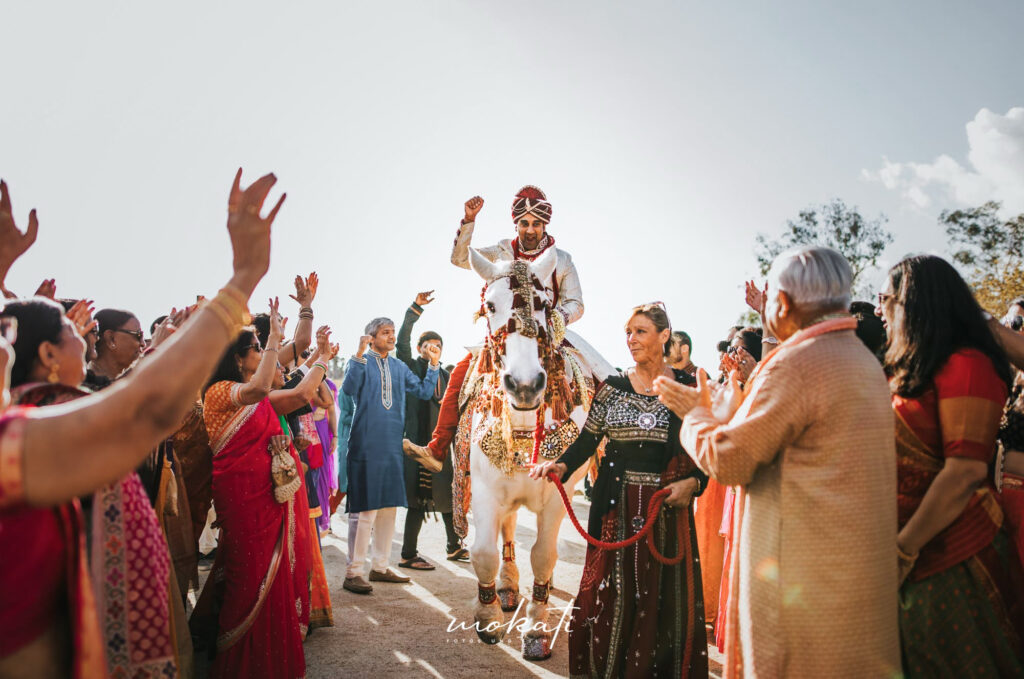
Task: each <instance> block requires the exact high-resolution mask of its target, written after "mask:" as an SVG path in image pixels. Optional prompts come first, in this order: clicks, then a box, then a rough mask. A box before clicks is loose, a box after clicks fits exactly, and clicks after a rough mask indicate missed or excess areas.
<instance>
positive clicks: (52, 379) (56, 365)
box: [46, 363, 60, 384]
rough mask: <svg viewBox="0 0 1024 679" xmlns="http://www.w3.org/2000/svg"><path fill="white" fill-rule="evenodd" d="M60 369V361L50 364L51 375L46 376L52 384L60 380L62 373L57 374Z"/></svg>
mask: <svg viewBox="0 0 1024 679" xmlns="http://www.w3.org/2000/svg"><path fill="white" fill-rule="evenodd" d="M59 370H60V364H59V363H54V364H53V365H51V366H50V376H49V377H47V378H46V380H47V381H48V382H49V383H50V384H57V383H58V382H60V375H58V374H57V371H59Z"/></svg>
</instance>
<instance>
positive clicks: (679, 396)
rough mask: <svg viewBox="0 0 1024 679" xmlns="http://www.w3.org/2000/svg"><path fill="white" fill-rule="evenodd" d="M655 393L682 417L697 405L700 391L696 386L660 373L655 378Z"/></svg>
mask: <svg viewBox="0 0 1024 679" xmlns="http://www.w3.org/2000/svg"><path fill="white" fill-rule="evenodd" d="M653 386H654V393H655V394H657V395H658V400H659V401H661V402H662V403H664V404H665V406H666V407H667V408H668V409H669V410H671V411H672V412H673V413H675V414H676V416H677V417H679V418H680V419H682V418H684V417H686V414H687V413H688V412H690V411H691V410H693V407H694V406H695V405H697V401H698V393H697V389H696V388H694V387H688V386H686V385H685V384H679V383H678V382H676V381H675V380H673V379H670V378H668V377H665V376H664V375H660V376H658V377H657V378H655V380H654V385H653Z"/></svg>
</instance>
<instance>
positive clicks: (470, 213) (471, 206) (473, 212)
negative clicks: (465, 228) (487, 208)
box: [466, 196, 484, 222]
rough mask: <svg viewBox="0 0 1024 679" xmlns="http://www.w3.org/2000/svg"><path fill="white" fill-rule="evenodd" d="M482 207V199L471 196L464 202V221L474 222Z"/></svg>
mask: <svg viewBox="0 0 1024 679" xmlns="http://www.w3.org/2000/svg"><path fill="white" fill-rule="evenodd" d="M483 206H484V199H483V198H481V197H480V196H473V197H472V198H470V199H469V200H467V201H466V221H467V222H475V221H476V216H477V215H478V214H480V209H481V208H482V207H483Z"/></svg>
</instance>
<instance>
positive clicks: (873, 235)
mask: <svg viewBox="0 0 1024 679" xmlns="http://www.w3.org/2000/svg"><path fill="white" fill-rule="evenodd" d="M888 221H889V220H888V218H887V217H886V216H885V215H881V214H880V215H878V217H876V218H875V219H872V220H868V219H865V218H864V217H863V216H862V215H861V214H860V212H858V211H857V208H856V207H848V206H847V205H846V203H844V202H843V201H842V200H840V199H838V198H836V199H833V200H832V202H830V203H826V204H824V205H819V206H812V207H808V208H806V209H804V210H801V211H800V215H799V216H798V217H797V218H796V219H795V220H793V219H790V220H788V221H787V222H786V228H785V230H784V231H783V233H782V235H781V236H779V237H778V238H775V239H769V238H768V237H767V236H765V235H764V234H758V236H757V249H756V250H755V254H756V255H757V265H758V268H759V269H760V270H761V275H766V274H767V273H768V270H769V269H770V268H771V265H772V261H774V259H775V258H776V257H777V256H778V255H779V254H781V253H783V252H785V251H786V250H789V249H790V248H793V247H797V246H800V245H826V246H828V247H830V248H833V249H835V250H838V251H839V252H840V253H841V254H842V255H843V256H844V257H846V259H847V261H848V262H850V268H851V269H853V291H854V293H855V296H856V294H857V293H859V292H863V291H861V290H858V287H857V286H858V283H859V282H860V277H861V274H862V273H864V272H865V271H867V270H869V269H872V268H874V267H875V266H877V264H878V258H879V257H880V256H881V254H882V252H883V251H885V248H886V247H888V245H889V244H890V243H892V234H891V233H890V232H889V231H887V230H886V229H885V224H886V223H887V222H888Z"/></svg>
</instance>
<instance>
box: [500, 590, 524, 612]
mask: <svg viewBox="0 0 1024 679" xmlns="http://www.w3.org/2000/svg"><path fill="white" fill-rule="evenodd" d="M498 601H499V602H500V603H501V610H503V611H505V612H506V613H509V612H511V611H514V610H516V609H517V608H519V592H518V591H516V590H514V589H499V590H498Z"/></svg>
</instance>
